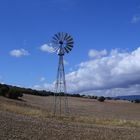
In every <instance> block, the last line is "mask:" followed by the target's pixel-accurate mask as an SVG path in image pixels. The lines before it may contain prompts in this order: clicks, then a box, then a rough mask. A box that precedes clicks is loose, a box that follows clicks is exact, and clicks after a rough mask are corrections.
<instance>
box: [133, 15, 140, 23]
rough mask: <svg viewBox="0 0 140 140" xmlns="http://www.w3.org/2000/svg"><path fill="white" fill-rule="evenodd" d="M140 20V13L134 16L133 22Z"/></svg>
mask: <svg viewBox="0 0 140 140" xmlns="http://www.w3.org/2000/svg"><path fill="white" fill-rule="evenodd" d="M139 21H140V15H135V16H133V17H132V20H131V22H132V23H138V22H139Z"/></svg>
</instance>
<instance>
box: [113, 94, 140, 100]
mask: <svg viewBox="0 0 140 140" xmlns="http://www.w3.org/2000/svg"><path fill="white" fill-rule="evenodd" d="M115 99H121V100H129V101H133V100H136V99H139V100H140V95H127V96H117V97H115Z"/></svg>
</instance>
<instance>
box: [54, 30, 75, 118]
mask: <svg viewBox="0 0 140 140" xmlns="http://www.w3.org/2000/svg"><path fill="white" fill-rule="evenodd" d="M73 43H74V42H73V38H72V37H71V36H70V35H69V34H68V33H63V32H62V33H57V34H55V35H54V36H53V40H52V44H53V45H52V46H53V49H54V51H55V52H57V54H58V57H59V63H58V70H57V79H56V84H55V94H54V115H56V114H58V115H60V116H61V114H63V115H68V114H69V107H68V98H67V88H66V80H65V70H64V60H63V57H64V55H65V53H69V52H70V51H71V50H72V48H73Z"/></svg>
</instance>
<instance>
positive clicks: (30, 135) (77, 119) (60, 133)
mask: <svg viewBox="0 0 140 140" xmlns="http://www.w3.org/2000/svg"><path fill="white" fill-rule="evenodd" d="M69 107H70V115H69V117H58V116H56V117H53V116H52V113H51V112H52V110H53V98H52V97H39V96H32V95H24V97H22V98H21V100H11V99H6V98H4V97H1V96H0V140H139V139H140V104H133V103H130V102H127V101H105V102H103V103H101V102H98V101H96V100H93V99H84V98H75V97H70V98H69Z"/></svg>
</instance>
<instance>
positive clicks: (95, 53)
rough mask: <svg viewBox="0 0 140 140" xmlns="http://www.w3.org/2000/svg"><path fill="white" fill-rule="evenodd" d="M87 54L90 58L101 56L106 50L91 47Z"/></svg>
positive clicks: (105, 53)
mask: <svg viewBox="0 0 140 140" xmlns="http://www.w3.org/2000/svg"><path fill="white" fill-rule="evenodd" d="M88 55H89V57H91V58H99V57H101V56H105V55H107V51H106V50H101V51H98V50H94V49H91V50H89V53H88Z"/></svg>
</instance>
